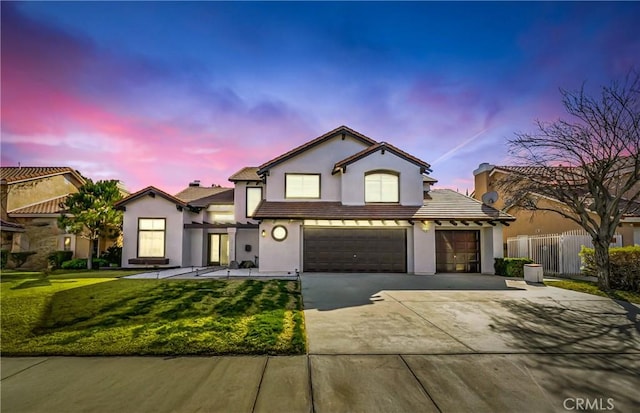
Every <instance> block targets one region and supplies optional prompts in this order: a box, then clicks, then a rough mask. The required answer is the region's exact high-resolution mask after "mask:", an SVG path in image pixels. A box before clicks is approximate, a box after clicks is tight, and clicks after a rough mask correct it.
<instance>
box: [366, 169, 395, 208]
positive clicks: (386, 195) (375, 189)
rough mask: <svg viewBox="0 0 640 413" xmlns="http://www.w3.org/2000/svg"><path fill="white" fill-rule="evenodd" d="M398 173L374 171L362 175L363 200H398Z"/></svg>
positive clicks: (393, 201)
mask: <svg viewBox="0 0 640 413" xmlns="http://www.w3.org/2000/svg"><path fill="white" fill-rule="evenodd" d="M398 181H399V179H398V174H396V173H393V172H385V171H375V172H371V173H368V174H366V175H365V177H364V201H365V202H391V203H395V202H399V198H400V189H399V186H398Z"/></svg>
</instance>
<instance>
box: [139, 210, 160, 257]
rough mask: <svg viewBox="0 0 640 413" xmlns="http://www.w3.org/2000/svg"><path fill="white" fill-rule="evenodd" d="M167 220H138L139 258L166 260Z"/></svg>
mask: <svg viewBox="0 0 640 413" xmlns="http://www.w3.org/2000/svg"><path fill="white" fill-rule="evenodd" d="M165 221H166V220H165V218H138V257H143V258H164V244H165V242H164V240H165V226H166V223H165Z"/></svg>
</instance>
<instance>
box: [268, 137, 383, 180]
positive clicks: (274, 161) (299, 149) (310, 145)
mask: <svg viewBox="0 0 640 413" xmlns="http://www.w3.org/2000/svg"><path fill="white" fill-rule="evenodd" d="M339 134H346V135H350V136H352V137H354V138H356V139H358V140H359V141H361V142H363V143H366V144H367V145H375V144H376V141H374V140H373V139H371V138H369V137H368V136H365V135H363V134H361V133H360V132H356V131H354V130H353V129H351V128H348V127H346V126H339V127H337V128H336V129H334V130H332V131H329V132H327V133H325V134H324V135H322V136H318V137H317V138H315V139H313V140H311V141H309V142H307V143H305V144H303V145H300V146H298V147H297V148H294V149H292V150H290V151H289V152H287V153H284V154H282V155H280V156H278V157H277V158H273V159H272V160H270V161H268V162H266V163H263V164H262V165H260V166H259V167H258V171H257V173H258V175H262V174H263V173H264V172H266V171H267V170H268V169H269V168H271V167H272V166H275V165H277V164H279V163H281V162H284V161H286V160H287V159H290V158H292V157H294V156H296V155H298V154H299V153H301V152H304V151H306V150H308V149H311V148H313V147H315V146H317V145H319V144H321V143H322V142H324V141H327V140H329V139H331V138H333V137H335V136H336V135H339Z"/></svg>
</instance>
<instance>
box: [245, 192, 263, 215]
mask: <svg viewBox="0 0 640 413" xmlns="http://www.w3.org/2000/svg"><path fill="white" fill-rule="evenodd" d="M260 201H262V188H260V187H247V211H246V214H247V218H251V217H252V216H253V213H254V212H256V208H257V207H258V204H259V203H260Z"/></svg>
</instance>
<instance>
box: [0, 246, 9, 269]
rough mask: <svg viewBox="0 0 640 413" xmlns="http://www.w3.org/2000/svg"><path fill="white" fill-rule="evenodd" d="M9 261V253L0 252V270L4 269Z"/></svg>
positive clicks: (5, 251)
mask: <svg viewBox="0 0 640 413" xmlns="http://www.w3.org/2000/svg"><path fill="white" fill-rule="evenodd" d="M8 261H9V251H7V250H0V268H6V267H7V262H8Z"/></svg>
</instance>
